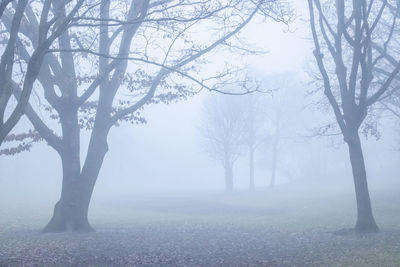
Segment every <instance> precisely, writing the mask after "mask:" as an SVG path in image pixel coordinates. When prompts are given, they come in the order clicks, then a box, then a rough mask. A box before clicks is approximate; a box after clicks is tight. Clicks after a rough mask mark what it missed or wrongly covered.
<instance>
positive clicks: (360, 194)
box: [347, 132, 379, 232]
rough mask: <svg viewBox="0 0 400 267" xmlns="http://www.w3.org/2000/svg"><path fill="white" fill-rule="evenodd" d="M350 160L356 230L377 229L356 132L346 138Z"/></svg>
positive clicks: (371, 230) (373, 230) (369, 230)
mask: <svg viewBox="0 0 400 267" xmlns="http://www.w3.org/2000/svg"><path fill="white" fill-rule="evenodd" d="M347 144H348V147H349V154H350V162H351V167H352V171H353V179H354V186H355V193H356V199H357V222H356V225H355V230H356V231H357V232H376V231H379V229H378V226H377V224H376V222H375V219H374V216H373V214H372V208H371V200H370V196H369V191H368V182H367V173H366V169H365V162H364V156H363V151H362V146H361V141H360V137H359V135H358V132H356V133H352V134H351V135H350V137H349V138H348V140H347Z"/></svg>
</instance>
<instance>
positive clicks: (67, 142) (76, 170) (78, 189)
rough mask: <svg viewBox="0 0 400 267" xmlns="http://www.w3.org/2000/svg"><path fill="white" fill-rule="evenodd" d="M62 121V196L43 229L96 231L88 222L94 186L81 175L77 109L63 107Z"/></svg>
mask: <svg viewBox="0 0 400 267" xmlns="http://www.w3.org/2000/svg"><path fill="white" fill-rule="evenodd" d="M60 120H61V125H62V131H63V140H62V149H61V150H60V151H59V154H60V156H61V162H62V169H63V180H62V190H61V197H60V200H59V201H58V202H57V204H56V205H55V207H54V213H53V217H52V218H51V220H50V222H49V223H48V224H47V226H46V227H45V228H44V229H43V232H65V231H78V232H88V231H93V229H92V227H91V226H90V224H89V221H88V207H89V202H90V197H88V196H89V195H91V190H92V188H91V186H92V185H91V184H90V183H89V179H87V177H85V176H83V175H82V174H81V166H80V129H79V125H78V117H77V112H76V110H74V109H72V108H65V109H63V110H61V112H60Z"/></svg>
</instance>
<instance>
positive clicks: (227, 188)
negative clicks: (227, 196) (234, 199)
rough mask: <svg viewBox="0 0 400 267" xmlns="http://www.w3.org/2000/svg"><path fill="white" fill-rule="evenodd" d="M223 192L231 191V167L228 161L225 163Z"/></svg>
mask: <svg viewBox="0 0 400 267" xmlns="http://www.w3.org/2000/svg"><path fill="white" fill-rule="evenodd" d="M224 171H225V192H227V193H229V192H233V167H232V164H230V163H225V169H224Z"/></svg>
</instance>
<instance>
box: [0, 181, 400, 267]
mask: <svg viewBox="0 0 400 267" xmlns="http://www.w3.org/2000/svg"><path fill="white" fill-rule="evenodd" d="M398 192H399V189H398V187H397V188H393V187H392V188H391V190H387V189H385V190H384V191H383V190H382V191H379V190H378V191H377V192H376V193H373V194H372V196H373V200H374V211H375V217H376V219H377V222H378V224H379V226H380V228H381V232H380V233H376V234H368V235H360V234H355V233H346V234H344V235H343V234H338V233H337V230H339V229H343V228H346V227H351V226H352V225H353V224H354V219H355V217H354V216H355V208H354V203H353V202H354V199H353V198H354V196H353V195H352V194H351V192H348V193H343V194H342V195H337V194H336V193H335V194H333V193H332V194H329V193H324V194H319V195H318V194H317V195H313V196H312V197H311V196H310V195H309V194H306V193H305V192H304V191H303V192H302V191H301V190H293V188H292V190H291V191H290V190H289V191H288V190H286V189H279V188H278V189H276V190H275V191H267V190H260V191H258V192H255V193H254V194H251V193H246V192H239V193H234V194H230V195H224V194H217V193H214V194H195V195H192V196H187V195H186V196H165V197H160V196H157V197H150V196H147V197H144V196H143V197H137V196H136V197H132V198H129V199H126V198H119V199H115V200H111V199H108V198H104V199H101V200H99V199H98V200H95V201H94V203H93V206H92V209H91V214H90V220H91V223H92V224H93V226H94V227H95V228H96V232H95V233H88V234H83V233H63V234H40V233H39V232H40V228H41V227H42V226H43V225H44V224H45V223H46V220H47V219H48V216H49V211H48V210H47V208H48V207H47V208H44V207H41V206H40V205H39V204H37V203H36V202H35V201H33V202H31V203H25V202H23V201H22V202H20V203H19V206H18V205H14V206H13V209H10V205H6V203H7V202H6V201H5V199H3V200H4V201H3V202H2V204H0V214H1V215H2V216H1V217H0V227H1V228H0V229H1V230H0V266H121V265H124V266H126V265H128V266H400V194H398ZM0 199H1V198H0ZM32 203H36V204H34V205H33V204H32ZM28 204H30V205H31V207H29V208H28V207H27V205H28ZM339 233H341V232H339Z"/></svg>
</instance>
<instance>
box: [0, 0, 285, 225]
mask: <svg viewBox="0 0 400 267" xmlns="http://www.w3.org/2000/svg"><path fill="white" fill-rule="evenodd" d="M57 3H59V5H60V7H59V8H61V10H62V12H60V15H59V16H61V17H65V13H66V9H67V7H64V6H63V5H61V4H62V3H61V2H57ZM90 4H91V5H92V8H91V9H90V10H89V11H88V12H86V13H84V14H80V16H79V17H78V19H79V21H77V22H76V23H74V24H73V25H72V26H73V27H71V28H69V29H68V31H66V32H64V34H63V35H61V36H60V37H59V38H58V45H57V46H55V47H53V48H52V49H50V51H49V53H48V54H47V56H46V59H45V64H44V65H43V67H42V69H41V72H40V74H39V82H40V85H41V87H42V89H43V91H42V92H41V91H39V92H38V96H39V97H40V106H39V109H37V108H35V107H34V106H31V105H28V106H27V108H26V114H27V117H28V118H29V120H30V122H31V123H32V124H33V126H34V128H35V130H36V131H37V132H38V133H39V135H40V137H41V138H43V139H44V140H45V141H46V142H47V143H48V144H49V145H50V146H51V147H52V148H54V149H55V150H56V151H57V152H58V154H59V155H60V158H61V162H62V169H63V183H62V192H61V197H60V200H59V201H58V202H57V204H56V205H55V208H54V214H53V217H52V219H51V220H50V222H49V223H48V225H47V226H46V227H45V229H44V231H46V232H61V231H66V230H72V231H91V230H92V228H91V226H90V224H89V221H88V210H89V204H90V200H91V196H92V193H93V189H94V186H95V184H96V180H97V178H98V175H99V172H100V169H101V166H102V164H103V161H104V158H105V155H106V154H107V151H108V144H107V137H108V133H109V131H110V129H111V128H113V127H114V126H118V125H119V124H120V123H121V122H123V121H128V122H131V123H143V122H145V119H144V118H143V117H142V116H141V115H140V112H141V110H142V109H143V108H144V106H146V105H149V104H157V103H170V102H171V101H177V100H180V99H185V98H186V97H188V96H191V95H193V94H195V93H196V92H198V91H199V90H201V89H203V88H206V89H208V90H211V91H213V90H219V89H217V88H219V87H217V86H218V85H219V84H220V83H222V84H224V83H226V82H227V81H229V82H234V81H235V80H240V79H241V78H240V77H239V78H238V73H237V72H235V70H233V69H232V68H227V69H222V70H220V72H218V73H216V72H215V71H214V72H213V73H212V74H211V75H210V74H207V73H206V74H202V73H201V69H200V66H201V65H202V64H203V63H206V62H205V61H206V57H205V56H206V55H207V54H209V53H210V52H211V51H214V50H215V49H216V48H218V47H220V46H222V47H225V48H228V49H230V50H232V51H240V52H243V50H242V49H241V44H240V43H239V44H237V43H236V42H235V40H231V39H232V38H231V37H233V36H235V35H237V34H238V33H239V32H240V31H241V30H242V29H243V28H244V27H245V26H246V25H247V24H248V23H249V22H250V21H251V20H252V19H253V18H254V17H255V16H256V14H258V13H260V12H261V13H262V15H263V16H264V15H268V16H270V17H272V18H275V19H277V20H280V21H281V20H284V17H285V16H286V13H285V12H284V11H283V10H282V9H281V8H282V5H281V4H280V3H279V1H239V0H235V1H224V0H220V1H200V2H198V1H182V0H165V1H150V0H139V1H100V2H98V1H90ZM57 6H58V5H57ZM30 12H31V11H30ZM37 24H38V22H37V21H35V20H34V19H32V22H31V23H30V24H28V25H26V28H25V29H26V30H25V31H24V32H23V33H24V35H25V37H26V38H29V39H30V38H31V36H30V34H29V33H30V32H32V31H35V30H36V25H37ZM31 41H32V40H31ZM245 50H246V49H245ZM245 50H244V51H245ZM26 54H27V53H26V51H25V50H24V49H23V48H22V49H21V51H19V56H20V57H21V58H22V59H23V60H25V61H26V60H27V58H26V57H25V55H26ZM195 76H196V77H197V78H196V77H195ZM200 77H203V78H200ZM20 91H21V90H20V89H19V88H15V90H14V93H15V94H16V95H18V94H19V92H20ZM43 107H44V108H43ZM46 111H47V117H41V116H40V114H41V113H46ZM49 118H50V119H54V120H56V121H57V122H59V123H60V124H61V130H60V129H58V128H55V129H54V130H53V129H52V128H51V127H53V126H54V123H52V121H51V120H50V121H49ZM81 129H86V130H90V131H91V134H90V142H89V146H88V148H87V154H86V158H85V160H84V161H83V166H81V158H80V154H81V140H80V133H81ZM3 151H6V152H7V150H3Z"/></svg>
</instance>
